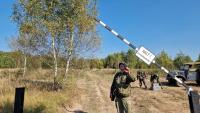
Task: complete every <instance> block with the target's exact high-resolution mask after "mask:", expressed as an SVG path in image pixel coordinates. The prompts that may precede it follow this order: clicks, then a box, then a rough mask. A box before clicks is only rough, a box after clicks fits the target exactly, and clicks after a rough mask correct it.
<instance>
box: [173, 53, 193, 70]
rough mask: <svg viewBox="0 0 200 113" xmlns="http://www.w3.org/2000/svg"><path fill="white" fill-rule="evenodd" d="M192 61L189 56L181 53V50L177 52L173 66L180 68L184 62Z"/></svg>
mask: <svg viewBox="0 0 200 113" xmlns="http://www.w3.org/2000/svg"><path fill="white" fill-rule="evenodd" d="M187 62H192V59H191V58H190V56H188V55H185V54H183V53H182V52H180V53H178V54H177V55H176V57H175V59H174V66H175V67H176V68H180V66H182V65H183V64H184V63H187Z"/></svg>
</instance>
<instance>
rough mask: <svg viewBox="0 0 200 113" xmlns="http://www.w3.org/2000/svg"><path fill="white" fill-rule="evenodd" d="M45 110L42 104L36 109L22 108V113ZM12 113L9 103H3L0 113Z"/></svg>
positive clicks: (12, 109)
mask: <svg viewBox="0 0 200 113" xmlns="http://www.w3.org/2000/svg"><path fill="white" fill-rule="evenodd" d="M45 110H46V106H45V105H43V104H39V105H37V106H36V107H29V108H24V110H23V111H24V113H44V111H45ZM13 112H14V106H13V104H12V103H11V102H9V101H6V102H3V104H2V106H0V113H13ZM77 113H79V112H77Z"/></svg>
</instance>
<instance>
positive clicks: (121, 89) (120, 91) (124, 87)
mask: <svg viewBox="0 0 200 113" xmlns="http://www.w3.org/2000/svg"><path fill="white" fill-rule="evenodd" d="M127 76H128V75H127V74H125V73H121V72H119V73H118V74H117V76H116V78H115V80H116V96H118V97H128V96H130V94H131V86H130V83H127Z"/></svg>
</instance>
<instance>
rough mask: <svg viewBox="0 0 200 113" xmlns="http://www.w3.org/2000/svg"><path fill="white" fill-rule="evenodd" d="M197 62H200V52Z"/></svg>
mask: <svg viewBox="0 0 200 113" xmlns="http://www.w3.org/2000/svg"><path fill="white" fill-rule="evenodd" d="M196 62H200V54H199V56H198V59H197V61H196Z"/></svg>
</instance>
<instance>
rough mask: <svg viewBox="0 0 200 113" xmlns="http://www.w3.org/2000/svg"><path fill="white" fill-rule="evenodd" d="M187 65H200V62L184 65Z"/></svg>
mask: <svg viewBox="0 0 200 113" xmlns="http://www.w3.org/2000/svg"><path fill="white" fill-rule="evenodd" d="M184 64H185V65H200V62H188V63H184Z"/></svg>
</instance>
